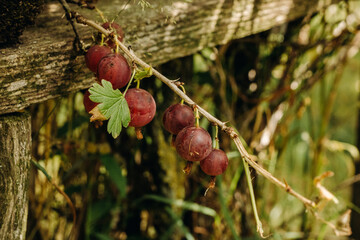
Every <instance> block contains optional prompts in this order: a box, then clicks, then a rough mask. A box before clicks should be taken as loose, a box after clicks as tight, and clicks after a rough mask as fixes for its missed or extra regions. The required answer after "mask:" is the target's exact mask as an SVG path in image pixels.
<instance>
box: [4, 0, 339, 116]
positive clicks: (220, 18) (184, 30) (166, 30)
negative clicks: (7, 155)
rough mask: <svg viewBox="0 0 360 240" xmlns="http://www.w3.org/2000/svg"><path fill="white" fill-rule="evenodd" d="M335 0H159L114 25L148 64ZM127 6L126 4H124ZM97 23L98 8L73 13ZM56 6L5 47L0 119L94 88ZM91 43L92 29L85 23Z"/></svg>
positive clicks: (114, 8)
mask: <svg viewBox="0 0 360 240" xmlns="http://www.w3.org/2000/svg"><path fill="white" fill-rule="evenodd" d="M337 1H338V0H317V1H315V0H196V1H195V0H193V1H191V0H188V1H176V0H174V1H170V0H159V1H154V3H152V7H151V8H145V10H144V11H142V10H141V7H140V5H138V4H137V3H138V1H130V2H131V4H130V5H128V6H127V7H126V9H125V10H124V11H123V12H122V14H121V15H120V17H119V20H118V21H117V22H118V23H120V24H121V25H122V26H123V28H124V29H125V32H126V37H125V41H126V43H127V44H129V45H131V46H132V48H133V49H134V51H135V52H136V53H137V54H138V55H139V56H140V57H142V58H144V60H145V61H147V62H149V63H150V64H152V65H158V64H161V63H164V62H167V61H169V60H171V59H175V58H179V57H183V56H187V55H190V54H193V53H195V52H196V51H198V50H201V49H203V48H205V47H212V46H216V45H219V44H225V43H227V42H228V41H230V40H231V39H237V38H242V37H245V36H248V35H251V34H254V33H258V32H261V31H265V30H268V29H270V28H272V27H274V26H277V25H280V24H283V23H285V22H288V21H290V20H294V19H296V18H298V17H301V16H304V15H306V14H307V13H309V11H315V10H317V9H320V8H323V7H324V6H327V5H329V4H331V3H333V2H337ZM123 2H127V1H123ZM98 7H99V8H100V9H101V10H103V12H104V15H105V16H109V17H110V18H112V17H113V16H115V15H116V13H117V12H119V11H120V10H121V9H122V8H123V4H119V3H118V1H116V0H101V1H99V4H98ZM76 10H77V11H79V12H81V13H82V14H83V15H84V16H86V17H88V18H91V19H99V17H98V15H97V13H96V12H95V11H91V10H87V9H76ZM63 14H64V12H63V9H62V7H61V6H60V5H59V4H58V3H57V2H51V3H48V4H47V5H46V7H45V9H44V11H43V12H42V13H41V14H40V15H39V17H38V19H37V22H36V25H35V26H34V27H31V28H28V29H27V30H25V31H24V34H23V36H22V37H21V42H22V44H20V45H18V46H16V47H13V48H6V49H1V50H0V114H4V113H9V112H15V111H19V110H21V109H24V108H26V107H27V106H29V105H31V104H33V103H38V102H42V101H45V100H47V99H51V98H55V97H59V96H61V95H64V94H67V93H69V92H73V91H78V90H80V89H85V88H87V87H89V86H90V85H91V84H92V83H93V82H94V76H93V75H92V74H91V73H90V72H89V71H88V70H87V69H86V67H85V66H84V60H83V56H78V54H77V53H76V52H74V51H73V44H72V42H73V39H74V34H73V32H72V29H71V26H70V25H69V24H67V22H66V20H65V19H64V18H62V16H63ZM78 27H79V31H80V35H81V38H82V39H83V40H84V41H85V42H87V43H88V44H90V40H91V35H92V32H93V31H92V29H90V28H89V27H85V26H80V25H78Z"/></svg>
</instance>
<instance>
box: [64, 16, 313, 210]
mask: <svg viewBox="0 0 360 240" xmlns="http://www.w3.org/2000/svg"><path fill="white" fill-rule="evenodd" d="M71 15H72V16H73V17H74V18H75V19H76V21H77V22H78V23H80V24H84V25H88V26H90V27H92V28H94V29H96V30H97V31H99V32H100V33H102V34H104V35H105V36H108V35H110V34H111V32H110V31H108V30H106V29H104V28H103V27H101V26H100V25H99V24H97V23H95V22H94V21H92V20H89V19H86V18H85V17H83V16H82V15H80V14H79V13H77V12H71ZM116 41H117V44H118V46H119V47H120V49H121V50H122V51H123V52H124V53H125V54H126V55H127V56H128V57H129V58H130V59H131V61H132V62H134V63H136V64H138V65H140V66H141V67H143V68H151V69H152V72H153V74H154V76H156V77H157V78H158V79H159V80H160V81H162V82H163V83H164V84H166V85H167V86H168V87H169V88H170V89H171V90H172V91H173V92H175V93H176V94H177V95H178V96H179V97H181V98H182V99H183V100H184V101H185V102H186V103H188V104H189V105H191V106H193V107H196V108H197V109H198V111H199V113H201V114H202V115H203V116H204V117H205V118H207V119H208V120H209V122H211V123H213V124H214V125H217V126H219V127H220V129H221V130H223V131H224V132H226V133H227V134H228V135H229V136H230V137H231V139H232V140H233V141H234V143H235V145H236V147H237V149H238V150H239V152H240V154H241V155H242V157H243V158H244V160H245V161H246V162H247V163H248V164H249V165H250V166H251V167H253V168H254V169H255V170H256V171H257V172H258V173H259V174H260V175H262V176H264V177H265V178H267V179H268V180H269V181H271V182H272V183H273V184H275V185H277V186H278V187H280V188H282V189H284V190H285V191H286V192H288V193H289V194H291V195H293V196H294V197H296V198H297V199H299V200H300V201H301V202H303V204H304V205H305V206H308V207H312V208H315V207H316V203H315V202H314V201H311V200H310V199H308V198H306V197H304V196H302V195H301V194H300V193H298V192H296V191H294V190H293V189H292V188H291V187H290V186H289V185H287V184H285V183H283V182H281V181H280V180H279V179H277V178H276V177H274V176H273V175H272V174H271V173H270V172H268V171H267V170H265V169H264V168H263V167H261V166H260V165H259V164H257V163H256V162H255V160H254V159H253V158H252V157H251V155H250V154H249V153H248V152H247V151H246V149H245V147H244V145H243V144H242V142H241V140H240V138H239V136H238V134H237V133H236V131H235V130H234V129H233V128H232V127H229V126H227V125H226V123H225V122H222V121H220V120H219V119H217V118H216V117H214V116H213V115H211V114H210V113H209V112H207V111H206V110H205V109H203V108H202V107H200V106H199V105H197V104H196V103H195V102H194V101H193V100H192V99H191V98H190V97H189V96H188V95H186V94H185V93H184V92H183V91H182V90H181V89H180V88H179V87H178V86H177V85H176V84H175V83H174V82H173V81H171V80H170V79H168V78H167V77H165V76H164V75H162V74H161V73H160V72H158V71H157V70H156V69H154V68H152V67H151V66H150V65H149V64H147V63H146V62H144V61H143V60H142V59H140V58H139V57H137V56H136V55H135V54H134V53H133V52H132V51H129V49H128V48H127V47H126V46H125V45H124V44H123V43H122V42H120V41H118V39H116Z"/></svg>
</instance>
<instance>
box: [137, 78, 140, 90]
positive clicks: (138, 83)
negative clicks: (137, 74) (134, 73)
mask: <svg viewBox="0 0 360 240" xmlns="http://www.w3.org/2000/svg"><path fill="white" fill-rule="evenodd" d="M136 88H140V79H137V80H136Z"/></svg>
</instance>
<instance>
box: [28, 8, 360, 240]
mask: <svg viewBox="0 0 360 240" xmlns="http://www.w3.org/2000/svg"><path fill="white" fill-rule="evenodd" d="M358 5H359V4H357V3H356V2H340V3H339V4H336V5H331V6H330V7H329V8H327V9H324V10H323V11H321V12H320V13H317V14H314V15H312V16H311V17H309V16H307V17H305V18H304V19H299V20H296V21H294V22H290V23H288V24H286V25H282V26H279V27H277V28H274V29H272V30H270V31H267V32H263V33H260V34H257V35H253V36H250V37H247V38H244V39H240V40H236V41H233V42H230V43H228V44H227V45H225V46H218V47H216V48H209V49H203V50H202V51H200V52H199V53H197V54H195V55H193V56H189V57H185V58H183V59H177V60H174V61H172V62H169V63H166V64H164V65H162V66H158V67H157V69H159V70H160V72H162V73H163V74H164V75H165V76H168V77H169V78H170V79H176V78H179V77H180V79H181V81H182V82H184V83H185V88H186V90H187V94H188V95H189V96H190V97H192V98H193V99H194V100H195V102H197V103H198V104H199V105H200V106H202V107H203V108H205V109H206V110H208V111H209V112H210V113H211V114H213V115H214V116H216V117H218V118H220V119H221V120H223V121H229V124H231V125H233V126H234V127H236V129H237V130H238V132H239V134H240V135H241V136H242V137H243V139H244V142H246V143H247V147H248V151H249V152H251V153H252V154H254V155H255V156H256V157H257V160H258V162H259V164H261V165H262V166H263V167H264V168H265V169H267V170H268V171H270V172H271V173H272V174H273V175H274V176H276V177H277V178H279V179H281V180H282V179H285V180H286V182H287V183H288V184H289V185H290V186H292V187H293V188H294V189H295V190H296V191H298V192H299V193H301V194H303V195H304V196H306V197H309V198H311V199H312V200H316V199H318V200H319V210H318V211H317V214H318V215H317V217H315V216H314V215H313V214H312V213H311V211H306V209H305V207H304V205H303V204H302V203H301V202H300V201H299V200H297V199H295V198H294V197H292V196H290V195H288V194H287V193H286V192H285V191H283V190H282V189H279V188H277V187H276V186H274V185H273V184H271V183H270V182H269V181H268V180H266V179H265V178H263V177H262V176H258V175H257V174H256V173H255V172H254V171H252V176H253V184H254V188H255V194H256V199H257V206H258V210H259V215H260V218H261V220H262V223H263V226H264V230H265V233H266V234H271V237H270V238H271V239H335V237H334V236H335V234H334V232H333V230H332V229H331V227H330V226H329V224H325V223H324V222H323V221H321V219H326V220H327V221H329V222H332V223H334V224H335V225H336V221H337V220H339V217H340V216H341V214H343V213H344V212H345V210H346V209H352V211H353V214H354V213H355V214H356V213H357V214H360V206H359V205H356V204H354V203H353V199H352V191H354V189H355V186H356V185H355V184H354V181H352V180H351V179H352V177H353V176H354V175H355V165H356V163H358V161H359V152H358V148H357V147H356V144H357V142H356V141H357V138H358V133H357V127H358V126H357V124H358V104H357V102H358V100H357V99H358V94H359V90H358V89H359V76H360V68H359V66H360V55H359V54H358V49H359V45H356V44H355V45H352V44H354V42H355V43H359V41H357V42H356V41H355V40H354V39H356V36H358V35H359V30H358V29H359V22H360V21H359V20H360V15H359V6H358ZM344 24H345V25H344ZM344 26H345V27H344ZM356 34H358V35H356ZM141 87H142V88H144V89H146V90H148V91H149V92H150V93H152V94H153V96H154V98H155V100H156V102H157V115H156V117H155V119H154V120H153V121H152V122H151V123H150V124H149V125H148V126H146V127H145V128H143V134H144V139H143V140H141V141H138V140H137V139H136V137H135V133H134V129H132V128H128V129H126V130H125V129H123V131H122V132H121V135H120V136H119V137H118V138H116V139H115V140H114V139H113V138H112V137H111V135H109V134H107V133H106V126H103V127H101V128H98V129H96V128H95V127H94V126H93V125H91V124H90V123H89V116H88V115H87V113H86V112H85V110H84V108H83V106H82V96H83V93H82V92H78V93H74V94H71V95H69V96H67V97H66V98H63V99H57V100H51V101H48V102H46V103H44V104H40V105H36V106H33V107H32V108H31V112H32V116H33V118H32V119H33V123H32V127H33V156H34V159H35V160H36V161H37V162H38V163H39V164H40V165H41V166H43V167H44V168H45V169H46V171H47V173H48V174H49V175H50V176H51V177H52V180H53V182H54V183H55V184H57V185H59V186H60V187H61V188H62V189H63V190H64V191H65V192H66V194H67V195H68V196H69V197H70V198H71V200H72V202H73V203H74V205H75V208H76V212H77V222H76V225H75V235H76V236H77V238H78V239H188V240H190V239H259V235H258V234H257V233H256V224H255V220H254V216H253V212H252V208H251V204H250V199H249V190H248V188H247V184H246V179H245V174H244V171H243V165H242V160H241V157H240V155H239V153H238V152H237V151H236V147H235V146H234V145H233V143H232V142H231V139H229V138H228V137H227V135H226V134H224V133H221V134H220V147H221V148H222V149H223V150H225V151H226V152H227V154H228V157H229V160H230V163H229V167H228V169H227V171H226V172H225V173H224V174H223V175H222V176H220V177H218V178H217V183H216V188H215V189H214V190H211V191H209V193H208V194H207V196H206V197H204V195H203V194H204V192H205V189H206V186H207V184H208V181H209V177H208V176H206V175H205V174H204V173H202V172H201V170H200V169H199V167H198V164H195V166H194V168H193V170H192V173H191V175H190V176H185V175H184V174H183V173H182V168H183V167H184V166H185V161H184V160H182V159H181V158H180V157H179V156H177V154H176V152H175V150H174V148H173V147H172V146H171V136H170V135H169V134H168V133H167V132H166V131H165V130H164V129H163V128H162V123H161V119H162V113H163V112H164V110H165V109H166V108H167V107H168V106H170V105H171V104H173V103H176V102H179V101H180V99H179V98H178V97H177V96H175V95H174V94H173V93H172V92H171V91H170V90H169V89H168V88H167V87H166V86H165V85H163V84H162V83H161V82H160V81H158V80H156V79H154V78H148V79H144V80H143V81H142V83H141ZM201 126H202V127H204V128H206V129H208V131H209V132H210V133H211V134H212V136H214V131H215V130H214V128H213V127H212V126H211V125H210V124H209V122H208V121H207V120H206V119H204V118H202V119H201ZM325 171H332V172H334V176H333V177H331V178H326V179H324V180H323V181H322V183H323V185H324V186H325V187H326V188H327V189H328V190H329V191H331V192H332V193H333V194H334V195H335V196H336V198H337V199H338V200H339V203H338V204H335V203H334V201H324V200H323V199H321V196H320V195H319V191H318V189H317V188H316V187H315V185H314V183H313V180H314V178H315V177H316V176H319V175H321V174H322V173H324V172H325ZM358 174H359V173H358ZM353 188H354V189H353ZM29 189H30V207H29V211H30V212H29V221H28V233H27V239H66V237H67V236H68V235H69V234H70V231H71V227H72V214H71V209H70V207H69V206H68V205H67V203H66V201H65V200H64V198H63V196H62V195H61V194H60V193H59V192H57V191H56V190H55V189H54V188H53V186H52V185H51V184H50V183H49V182H48V181H47V180H46V177H45V176H44V175H43V174H42V173H41V172H38V170H37V169H36V168H33V169H32V181H31V184H30V188H29ZM356 191H359V188H357V190H356ZM319 197H320V198H319ZM357 234H358V233H357ZM357 236H359V235H357ZM344 238H346V237H344ZM355 238H356V237H355ZM336 239H342V237H337V238H336Z"/></svg>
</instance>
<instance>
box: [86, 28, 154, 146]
mask: <svg viewBox="0 0 360 240" xmlns="http://www.w3.org/2000/svg"><path fill="white" fill-rule="evenodd" d="M102 27H104V28H105V29H108V30H111V31H113V34H110V36H113V35H114V37H116V38H117V39H118V40H119V41H123V39H124V32H123V30H122V28H121V27H120V26H119V25H118V24H117V23H114V22H112V23H110V22H106V23H104V24H102ZM114 40H115V39H111V38H108V39H103V37H102V40H101V43H100V45H98V44H97V45H93V46H91V47H90V48H89V49H88V51H87V53H86V55H85V62H86V66H87V67H88V68H89V69H90V70H91V71H92V72H94V74H95V76H96V79H97V81H98V82H99V84H101V80H106V81H109V82H110V83H111V84H112V88H113V89H114V90H115V89H121V88H123V87H125V86H127V84H129V81H130V79H131V69H130V66H129V64H128V62H127V60H126V58H125V57H124V56H122V55H121V54H120V53H118V52H117V46H116V41H114ZM89 96H90V93H89V91H88V90H87V91H86V92H85V94H84V100H83V102H84V106H85V110H86V111H87V112H88V113H91V111H92V110H93V109H94V108H95V107H96V106H97V105H98V103H95V102H93V101H91V99H90V98H89ZM125 100H126V102H127V105H128V107H129V110H130V117H131V120H130V122H129V126H131V127H135V129H136V133H137V137H138V138H139V139H141V138H142V135H141V131H140V128H141V127H143V126H145V125H146V124H148V123H149V122H150V121H151V120H152V119H153V118H154V116H155V112H156V103H155V100H154V98H153V97H152V96H151V94H150V93H149V92H147V91H146V90H143V89H140V88H130V89H128V90H127V91H126V93H125Z"/></svg>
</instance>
